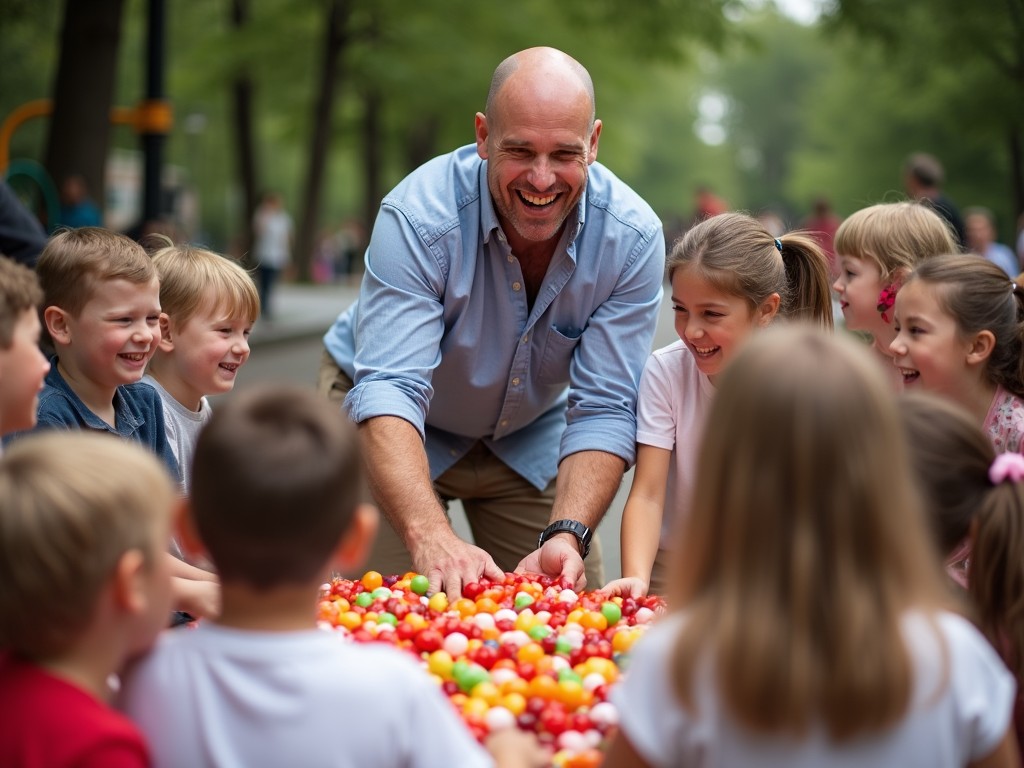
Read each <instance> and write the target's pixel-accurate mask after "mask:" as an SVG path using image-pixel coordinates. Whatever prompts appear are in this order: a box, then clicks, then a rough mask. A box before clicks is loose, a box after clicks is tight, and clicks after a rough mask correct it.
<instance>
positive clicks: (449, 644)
mask: <svg viewBox="0 0 1024 768" xmlns="http://www.w3.org/2000/svg"><path fill="white" fill-rule="evenodd" d="M426 593H427V579H426V577H425V576H422V575H419V574H415V573H407V574H405V575H404V576H386V577H385V576H381V574H379V573H377V572H376V571H369V572H367V573H366V574H365V575H364V576H363V578H362V579H361V580H360V581H349V580H346V579H335V580H334V581H332V582H331V583H330V584H324V585H323V586H322V587H321V593H320V603H319V619H320V621H321V624H322V626H325V627H334V628H336V629H337V630H338V631H343V632H347V633H349V634H350V635H351V636H352V638H353V639H354V640H356V641H357V642H387V643H392V644H394V645H396V646H398V647H400V648H405V649H407V650H408V651H409V652H411V653H414V654H416V655H417V657H419V658H420V659H421V660H422V662H423V664H424V666H425V667H426V669H427V670H428V671H429V672H430V674H432V675H433V676H434V677H435V678H436V679H437V681H438V684H439V685H440V686H441V687H442V688H443V689H444V691H445V693H447V694H448V697H449V698H450V700H451V702H452V704H453V705H454V706H455V707H456V708H457V709H458V711H459V712H460V713H461V714H462V717H463V719H464V720H465V722H466V725H467V726H468V727H469V729H470V730H471V731H472V733H473V734H474V735H475V736H476V737H477V738H478V739H481V740H482V739H483V738H484V737H485V736H486V735H487V734H488V733H489V732H491V731H495V730H499V729H502V728H510V727H513V726H516V725H518V727H520V728H523V729H526V730H532V731H534V732H536V733H537V735H538V738H540V739H541V741H543V742H545V743H547V744H550V745H551V746H552V748H553V749H554V750H555V753H554V764H555V765H558V766H564V768H583V767H584V766H593V765H597V764H599V763H600V760H601V752H600V747H601V744H602V742H603V741H604V738H605V736H606V735H607V734H608V732H609V730H610V729H611V728H613V727H614V726H615V724H616V723H617V722H618V717H617V713H616V711H615V707H614V706H613V705H612V704H611V703H610V702H609V701H608V700H607V696H608V688H609V686H611V685H612V684H613V683H615V681H616V680H617V679H618V677H619V674H620V673H621V672H622V670H623V669H624V668H625V666H626V664H627V663H628V654H629V650H630V648H631V647H632V646H633V644H634V643H635V642H636V640H637V639H638V638H639V637H640V635H641V634H642V633H643V632H644V630H645V629H646V627H647V625H648V624H649V623H650V622H651V621H652V620H653V619H654V617H655V616H656V615H657V614H658V613H659V612H660V611H662V610H663V609H664V601H663V600H662V599H661V598H658V597H646V598H643V599H640V600H634V599H632V598H625V599H623V598H620V597H614V598H611V599H608V598H607V596H605V595H603V594H601V593H599V592H580V593H577V592H575V591H573V590H572V589H569V588H567V587H564V586H561V585H559V584H557V583H556V582H555V581H554V580H553V579H551V578H549V577H546V576H524V575H520V574H506V576H505V579H504V581H502V582H490V581H487V580H481V581H480V582H478V583H471V584H466V585H465V587H464V588H463V591H462V594H463V596H462V597H461V598H460V599H458V600H456V601H454V602H453V603H451V604H449V603H448V600H447V598H446V597H445V595H444V593H437V594H434V595H432V596H430V597H427V595H426Z"/></svg>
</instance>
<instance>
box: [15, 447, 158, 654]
mask: <svg viewBox="0 0 1024 768" xmlns="http://www.w3.org/2000/svg"><path fill="white" fill-rule="evenodd" d="M174 499H175V491H174V488H173V486H172V483H171V480H170V478H169V477H168V474H167V470H166V469H165V468H164V467H163V466H162V465H161V464H160V462H159V461H158V460H157V459H156V458H155V457H154V456H152V455H151V454H150V453H149V452H148V451H146V450H145V449H143V448H142V447H141V446H139V445H137V444H135V443H131V442H125V441H122V440H118V439H116V438H113V437H110V436H108V435H105V434H99V433H95V432H90V431H72V432H63V431H62V432H46V433H40V434H37V435H31V436H28V437H26V438H24V439H22V440H19V441H17V442H15V443H13V444H12V445H11V446H10V447H9V448H8V449H7V450H5V452H4V456H3V458H2V459H0V646H2V647H6V648H9V649H12V650H14V651H16V652H18V653H20V654H23V655H26V656H29V657H31V658H37V659H44V658H47V657H52V656H55V655H58V654H61V653H64V652H65V651H66V650H67V649H68V648H69V647H71V646H72V645H73V644H74V642H75V641H76V639H77V638H78V637H79V635H80V634H81V633H82V632H83V631H84V630H85V628H86V627H87V626H88V625H89V623H90V622H91V621H92V620H93V613H94V611H95V609H96V606H97V603H98V600H99V598H100V594H101V592H102V591H103V589H104V588H105V587H106V586H107V585H108V584H109V582H110V580H111V578H112V577H113V575H114V571H115V569H116V568H117V567H118V562H119V560H120V559H121V558H122V556H123V555H124V554H125V553H126V552H129V551H131V550H139V551H140V552H141V553H142V555H143V557H144V558H145V560H146V562H147V563H149V564H150V565H153V564H155V559H156V558H158V557H162V556H164V549H163V546H162V543H161V542H159V538H158V537H160V536H164V535H167V536H169V518H170V513H171V507H172V504H173V502H174ZM169 609H170V606H167V609H166V610H164V611H162V614H163V617H164V619H166V616H167V611H169Z"/></svg>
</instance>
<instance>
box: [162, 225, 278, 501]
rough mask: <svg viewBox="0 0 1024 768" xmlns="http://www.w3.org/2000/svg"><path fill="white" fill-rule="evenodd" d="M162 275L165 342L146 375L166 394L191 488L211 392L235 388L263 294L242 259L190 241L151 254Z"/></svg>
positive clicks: (171, 430)
mask: <svg viewBox="0 0 1024 768" xmlns="http://www.w3.org/2000/svg"><path fill="white" fill-rule="evenodd" d="M153 264H154V265H155V266H156V268H157V272H158V273H159V275H160V306H161V309H162V311H163V314H161V315H160V342H159V344H158V345H157V349H156V353H155V354H154V356H153V359H152V360H151V361H150V363H149V369H148V371H147V373H146V376H145V377H144V378H143V381H144V382H146V383H147V384H150V385H152V386H153V388H154V389H156V391H157V392H158V393H159V394H160V399H161V401H162V402H163V412H164V423H165V427H166V430H167V439H168V442H169V443H170V445H171V450H172V451H173V452H174V457H175V459H177V462H178V466H179V467H180V469H181V476H182V481H183V487H184V489H185V491H186V492H187V491H188V490H189V485H190V482H189V481H190V478H191V475H192V455H193V453H194V451H195V444H196V438H197V437H198V436H199V432H200V430H201V429H202V428H203V425H204V424H206V422H207V421H208V420H209V418H210V415H211V411H210V403H209V401H208V400H207V396H208V395H219V394H224V393H226V392H230V391H231V390H232V389H233V388H234V386H235V379H236V378H237V376H238V370H239V369H240V368H241V367H242V366H243V365H245V362H246V360H248V359H249V334H250V333H251V332H252V326H253V324H254V323H255V322H256V318H257V317H259V314H260V298H259V294H258V292H257V290H256V286H255V284H254V283H253V281H252V278H251V277H249V274H248V273H247V272H246V271H245V270H244V269H242V268H241V267H240V266H239V265H238V264H237V263H235V262H234V261H231V260H230V259H227V258H225V257H223V256H219V255H217V254H216V253H213V252H211V251H208V250H205V249H203V248H196V247H193V246H189V245H170V246H168V247H166V248H162V249H160V250H159V251H157V252H156V253H155V254H154V255H153Z"/></svg>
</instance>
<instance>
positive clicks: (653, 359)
mask: <svg viewBox="0 0 1024 768" xmlns="http://www.w3.org/2000/svg"><path fill="white" fill-rule="evenodd" d="M828 270H829V266H828V256H827V255H826V254H825V252H824V251H823V250H822V249H821V247H820V246H819V245H818V242H817V241H816V240H815V239H813V238H812V237H810V236H808V235H806V234H801V233H790V234H786V235H783V236H782V237H781V238H775V237H773V236H772V235H771V234H770V233H769V232H768V230H767V229H765V228H764V226H763V225H762V224H761V222H759V221H758V220H757V219H755V218H753V217H751V216H747V215H746V214H742V213H723V214H719V215H718V216H713V217H711V218H709V219H705V220H704V221H702V222H700V223H699V224H697V225H696V226H694V227H693V228H691V229H690V230H688V231H687V233H686V234H685V235H684V236H683V237H682V238H680V239H679V241H678V242H677V243H676V244H675V246H674V247H673V248H672V250H671V252H670V253H669V255H668V259H667V271H668V277H669V282H670V283H671V286H672V311H673V312H674V314H675V327H676V333H677V334H679V339H680V340H679V341H676V342H674V343H673V344H670V345H669V346H667V347H664V348H662V349H659V350H656V351H655V352H654V353H652V354H651V356H650V358H648V360H647V363H646V365H645V367H644V371H643V374H642V376H641V378H640V390H639V394H638V401H637V435H636V442H637V458H636V469H635V470H634V473H633V484H632V486H631V487H630V490H629V497H628V498H627V499H626V505H625V507H624V509H623V512H622V528H621V537H622V542H621V546H622V578H621V579H617V580H615V581H612V582H610V583H609V584H607V585H606V586H605V590H606V591H607V592H609V593H611V594H622V595H628V596H631V597H641V596H643V595H646V594H647V593H648V591H650V592H653V593H654V594H663V593H664V588H665V563H666V562H667V559H668V557H669V554H670V553H669V551H668V548H667V547H668V542H669V541H670V537H671V528H672V526H673V525H674V524H675V522H676V521H677V520H678V519H679V518H680V517H682V516H685V514H686V508H687V507H688V506H689V503H690V492H691V488H692V486H693V478H694V470H695V465H696V459H697V446H698V444H699V441H700V433H701V429H702V427H703V424H704V417H705V414H706V413H707V410H708V408H709V407H710V405H711V400H712V397H713V396H714V393H715V382H716V381H717V378H718V376H719V375H720V374H721V372H722V371H723V370H724V369H725V367H726V366H727V365H728V364H729V361H730V360H731V359H732V356H733V355H734V354H736V352H737V350H739V349H740V348H741V346H742V344H743V342H744V340H745V339H746V338H747V336H748V335H749V334H750V333H751V331H754V330H756V329H759V328H764V327H767V326H768V325H769V324H771V322H772V321H773V320H774V319H775V317H776V315H779V316H781V317H805V318H808V319H810V320H813V321H815V322H817V323H820V324H822V325H823V326H825V327H826V328H828V329H831V328H832V303H831V294H830V291H829V271H828Z"/></svg>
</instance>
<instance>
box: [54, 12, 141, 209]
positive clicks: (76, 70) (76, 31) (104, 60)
mask: <svg viewBox="0 0 1024 768" xmlns="http://www.w3.org/2000/svg"><path fill="white" fill-rule="evenodd" d="M123 9H124V2H123V0H92V2H88V3H83V2H81V1H80V0H65V3H64V26H63V28H62V30H61V39H60V62H59V63H58V65H57V77H56V79H55V81H54V85H53V115H52V117H51V118H50V131H49V136H48V139H47V143H46V170H47V172H48V173H49V174H50V177H51V178H52V179H53V181H54V183H55V184H56V185H57V186H58V187H59V186H60V184H61V182H62V181H63V180H64V179H65V178H67V177H68V176H73V175H80V176H82V178H84V179H85V183H86V185H87V187H88V190H89V194H90V196H91V197H92V198H93V200H94V201H95V202H96V204H97V205H99V206H100V208H101V210H102V208H103V193H104V170H105V167H106V161H107V153H108V150H109V147H110V108H111V106H112V105H113V100H114V86H115V82H116V77H117V54H118V48H119V46H120V43H121V19H122V11H123ZM50 223H51V224H52V223H53V222H50Z"/></svg>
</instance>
